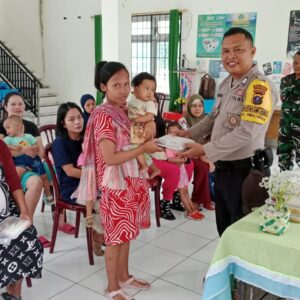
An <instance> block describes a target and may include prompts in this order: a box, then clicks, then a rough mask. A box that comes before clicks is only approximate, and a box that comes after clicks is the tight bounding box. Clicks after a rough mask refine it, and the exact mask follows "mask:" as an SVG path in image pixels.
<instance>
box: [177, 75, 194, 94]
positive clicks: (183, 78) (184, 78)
mask: <svg viewBox="0 0 300 300" xmlns="http://www.w3.org/2000/svg"><path fill="white" fill-rule="evenodd" d="M195 78H196V72H185V71H180V97H182V98H185V99H189V98H190V96H191V95H192V94H193V93H194V90H195Z"/></svg>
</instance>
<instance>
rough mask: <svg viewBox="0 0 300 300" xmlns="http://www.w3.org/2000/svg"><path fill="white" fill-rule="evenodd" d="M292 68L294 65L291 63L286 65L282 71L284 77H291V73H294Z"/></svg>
mask: <svg viewBox="0 0 300 300" xmlns="http://www.w3.org/2000/svg"><path fill="white" fill-rule="evenodd" d="M292 68H293V66H292V64H291V63H289V62H286V63H285V64H284V66H283V69H282V75H283V76H287V75H290V74H291V72H292Z"/></svg>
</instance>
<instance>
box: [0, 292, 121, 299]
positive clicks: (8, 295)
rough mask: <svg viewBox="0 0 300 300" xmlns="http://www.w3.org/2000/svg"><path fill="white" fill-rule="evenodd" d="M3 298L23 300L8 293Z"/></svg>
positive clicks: (3, 294)
mask: <svg viewBox="0 0 300 300" xmlns="http://www.w3.org/2000/svg"><path fill="white" fill-rule="evenodd" d="M1 296H2V298H3V299H4V300H22V297H20V298H17V297H15V296H13V295H11V294H9V293H7V292H5V293H2V294H1ZM125 299H126V298H125Z"/></svg>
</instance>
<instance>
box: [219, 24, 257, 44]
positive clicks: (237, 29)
mask: <svg viewBox="0 0 300 300" xmlns="http://www.w3.org/2000/svg"><path fill="white" fill-rule="evenodd" d="M235 34H243V35H244V36H245V38H246V40H249V41H250V42H251V45H252V46H253V37H252V35H251V33H250V32H249V31H247V30H246V29H245V28H242V27H231V28H229V29H228V30H227V31H226V32H225V33H224V36H223V39H222V42H223V41H224V39H225V38H226V37H228V36H231V35H235Z"/></svg>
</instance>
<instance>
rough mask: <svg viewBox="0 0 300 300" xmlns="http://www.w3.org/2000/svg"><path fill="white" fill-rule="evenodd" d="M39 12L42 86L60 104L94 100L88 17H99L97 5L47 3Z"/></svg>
mask: <svg viewBox="0 0 300 300" xmlns="http://www.w3.org/2000/svg"><path fill="white" fill-rule="evenodd" d="M43 9H44V15H43V20H44V28H45V29H44V31H45V41H44V45H45V57H46V70H47V71H46V76H45V79H46V82H47V83H49V84H50V86H51V87H53V89H55V92H56V93H57V94H58V100H59V101H60V102H66V101H74V102H79V100H80V97H81V95H82V94H85V93H90V94H92V95H94V96H95V88H94V85H93V82H94V66H95V54H94V51H95V50H94V19H93V18H92V16H94V15H98V14H101V1H100V0H88V1H81V0H51V1H44V8H43ZM79 16H80V17H81V18H78V17H79ZM64 17H66V18H67V19H64Z"/></svg>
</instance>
